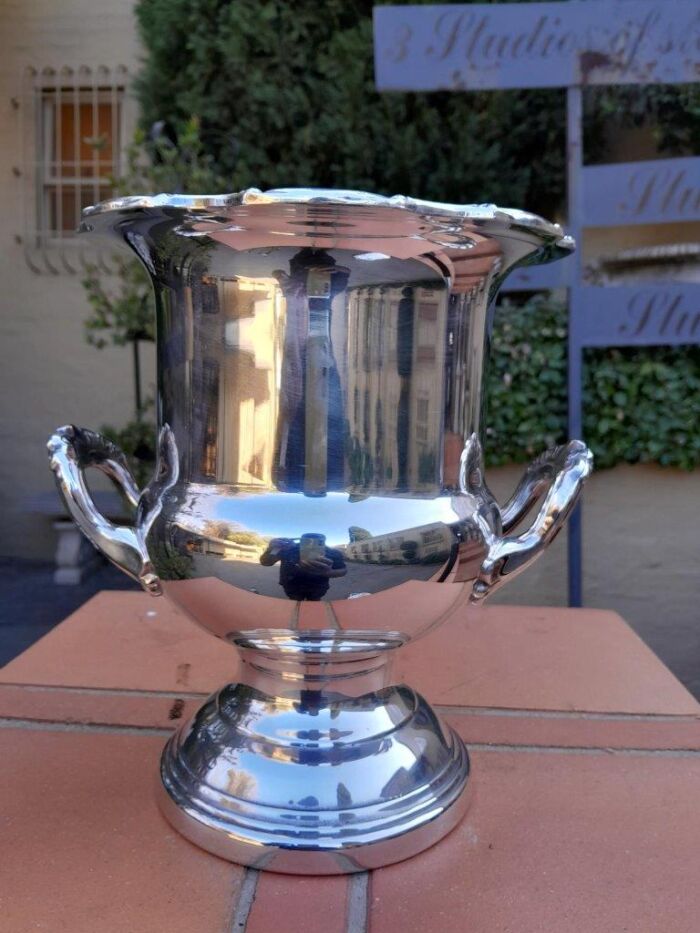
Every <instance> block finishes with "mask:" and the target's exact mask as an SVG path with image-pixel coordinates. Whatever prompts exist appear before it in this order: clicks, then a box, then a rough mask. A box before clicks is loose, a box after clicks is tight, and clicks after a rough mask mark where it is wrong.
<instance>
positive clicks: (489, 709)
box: [0, 681, 700, 723]
mask: <svg viewBox="0 0 700 933" xmlns="http://www.w3.org/2000/svg"><path fill="white" fill-rule="evenodd" d="M3 687H13V688H18V689H23V690H27V691H29V692H36V693H41V692H45V693H54V692H58V693H75V694H78V695H80V694H86V695H103V696H133V697H142V698H144V699H148V698H150V697H164V698H166V699H179V698H182V699H186V700H187V699H192V700H199V699H201V700H206V699H207V698H208V697H209V696H211V694H212V693H214V692H216V690H211V691H209V692H199V691H192V690H139V689H136V688H132V687H82V686H81V687H78V686H73V685H70V684H66V685H63V684H35V683H21V682H18V681H0V690H2V688H3ZM217 689H218V688H217ZM431 705H432V706H433V709H435V710H437V711H438V712H441V713H450V714H456V715H459V716H503V717H504V718H508V717H510V718H513V719H527V718H530V717H531V718H535V719H586V720H600V721H610V720H613V721H628V722H699V723H700V709H699V710H698V712H697V713H629V712H618V711H610V712H604V711H600V710H564V709H534V708H527V707H523V708H519V707H512V706H456V705H451V704H449V703H433V704H431Z"/></svg>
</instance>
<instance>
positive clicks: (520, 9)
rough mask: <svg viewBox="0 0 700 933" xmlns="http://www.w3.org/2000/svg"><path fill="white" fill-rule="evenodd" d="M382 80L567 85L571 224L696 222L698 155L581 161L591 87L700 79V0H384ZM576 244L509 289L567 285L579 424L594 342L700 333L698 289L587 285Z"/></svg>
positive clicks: (575, 536)
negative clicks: (388, 2) (391, 2)
mask: <svg viewBox="0 0 700 933" xmlns="http://www.w3.org/2000/svg"><path fill="white" fill-rule="evenodd" d="M374 39H375V44H374V58H375V80H376V85H377V88H378V89H379V90H384V91H436V90H441V89H444V90H453V91H467V90H489V89H491V90H498V89H501V88H536V87H566V89H567V91H566V95H567V121H566V125H567V134H566V147H567V163H568V184H567V188H568V224H567V230H568V232H569V233H571V234H572V235H573V236H574V238H575V239H576V240H577V241H578V242H579V244H580V241H581V234H582V231H583V227H584V226H586V225H588V226H618V225H619V226H626V225H628V224H643V223H645V224H649V223H670V222H676V221H687V220H698V219H700V178H699V175H700V169H699V168H698V166H699V165H700V160H699V159H664V160H655V161H652V162H645V163H627V164H623V165H605V166H584V165H583V159H582V151H583V140H582V123H583V118H582V99H581V88H582V86H583V85H585V84H651V83H662V84H663V83H666V84H674V83H683V82H695V81H700V0H568V2H550V3H499V4H483V3H481V4H469V5H464V4H450V5H441V6H394V7H386V6H380V7H375V9H374ZM581 272H582V263H581V254H580V251H579V252H578V253H577V254H576V255H575V256H574V257H573V259H569V260H565V261H563V262H557V263H554V264H553V265H552V266H541V267H533V268H522V269H518V270H516V271H515V272H514V273H512V274H511V275H510V276H509V277H508V279H507V280H506V283H505V289H506V290H507V291H518V290H526V289H527V290H529V289H538V288H557V287H561V286H562V285H568V286H569V288H570V291H569V372H568V382H569V431H570V434H571V436H572V437H580V436H581V431H582V420H583V419H582V408H581V375H582V351H583V348H584V347H587V346H625V345H627V346H629V345H653V344H681V343H700V285H692V286H691V285H681V284H676V283H669V284H661V283H654V284H640V285H639V286H619V287H618V286H610V287H608V288H594V287H588V286H582V285H580V284H579V283H580V282H581V277H582V276H581ZM568 550H569V603H570V605H572V606H580V605H581V598H582V592H581V508H580V506H579V507H577V508H576V509H575V510H574V512H573V513H572V515H571V517H570V519H569V529H568Z"/></svg>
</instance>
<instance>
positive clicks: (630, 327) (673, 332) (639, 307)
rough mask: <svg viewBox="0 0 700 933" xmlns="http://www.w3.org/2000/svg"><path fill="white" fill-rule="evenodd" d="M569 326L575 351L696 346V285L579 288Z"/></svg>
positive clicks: (699, 295) (699, 310)
mask: <svg viewBox="0 0 700 933" xmlns="http://www.w3.org/2000/svg"><path fill="white" fill-rule="evenodd" d="M576 292H577V298H578V300H577V301H576V302H575V305H576V307H577V309H578V310H579V312H580V313H577V314H576V315H575V316H574V317H573V319H572V320H571V323H570V327H571V331H572V337H573V340H574V342H575V344H576V346H578V347H641V346H655V345H663V346H669V345H676V346H677V345H680V344H693V343H700V284H698V285H693V284H683V283H675V282H668V283H664V284H645V283H640V284H639V285H609V286H607V287H594V286H583V287H580V288H577V289H576Z"/></svg>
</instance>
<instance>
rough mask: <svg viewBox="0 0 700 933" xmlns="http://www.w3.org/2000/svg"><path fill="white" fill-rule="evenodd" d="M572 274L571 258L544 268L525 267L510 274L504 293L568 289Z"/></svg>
mask: <svg viewBox="0 0 700 933" xmlns="http://www.w3.org/2000/svg"><path fill="white" fill-rule="evenodd" d="M571 272H572V262H571V257H566V258H565V259H559V260H557V261H556V262H550V263H547V264H546V265H544V266H523V267H521V268H520V269H514V270H513V272H511V273H509V275H508V277H507V278H506V280H505V282H504V284H503V288H502V291H504V292H536V291H543V290H548V289H552V288H566V287H567V286H568V285H569V284H570V280H571Z"/></svg>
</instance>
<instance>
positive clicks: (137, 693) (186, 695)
mask: <svg viewBox="0 0 700 933" xmlns="http://www.w3.org/2000/svg"><path fill="white" fill-rule="evenodd" d="M3 687H14V688H20V689H22V690H27V691H28V692H30V693H31V692H34V693H42V692H44V693H77V694H89V695H99V696H105V695H106V696H132V697H144V698H147V697H164V698H165V699H170V700H175V699H180V698H182V699H185V700H187V699H193V700H199V699H202V700H206V699H207V697H209V696H211V694H212V693H213V692H214V691H213V690H211V691H209V693H200V692H198V691H197V692H195V691H192V690H178V691H175V690H138V689H135V688H132V687H77V686H71V685H70V684H65V685H64V684H26V683H17V682H14V681H5V680H3V681H0V690H2V688H3Z"/></svg>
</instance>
